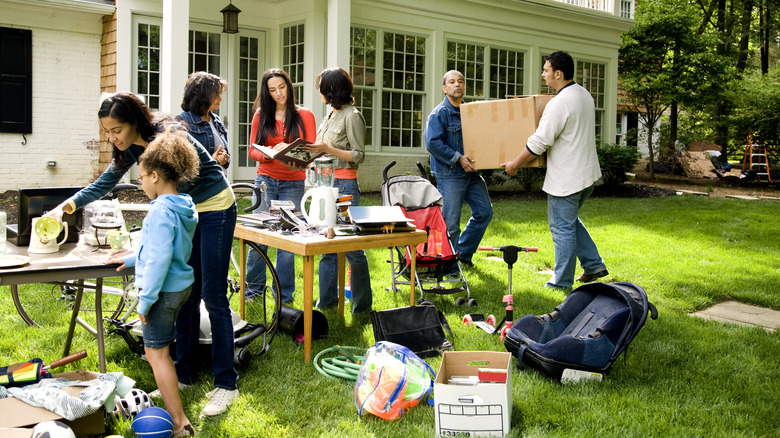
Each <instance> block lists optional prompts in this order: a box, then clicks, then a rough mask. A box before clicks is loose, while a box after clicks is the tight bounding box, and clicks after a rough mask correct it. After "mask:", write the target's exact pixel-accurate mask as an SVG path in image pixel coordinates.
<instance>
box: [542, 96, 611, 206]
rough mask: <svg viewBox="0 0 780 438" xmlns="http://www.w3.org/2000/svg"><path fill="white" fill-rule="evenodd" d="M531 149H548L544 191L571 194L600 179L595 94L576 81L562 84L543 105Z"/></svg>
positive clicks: (543, 150) (553, 193)
mask: <svg viewBox="0 0 780 438" xmlns="http://www.w3.org/2000/svg"><path fill="white" fill-rule="evenodd" d="M527 147H528V149H529V150H530V151H531V152H533V153H534V154H537V155H541V154H542V153H544V152H545V151H547V174H546V175H545V178H544V186H543V187H542V190H544V191H545V192H546V193H548V194H550V195H553V196H560V197H563V196H568V195H571V194H573V193H577V192H579V191H581V190H583V189H585V188H588V187H590V186H591V185H593V183H594V182H596V181H597V180H598V179H599V178H601V167H600V166H599V159H598V156H597V155H596V111H595V105H594V103H593V96H591V94H590V93H589V92H588V90H586V89H585V88H583V87H582V86H580V85H579V84H577V83H571V84H570V85H567V86H565V87H563V88H562V89H561V90H560V91H559V92H558V94H557V95H556V96H555V97H554V98H553V99H551V100H550V101H549V102H548V103H547V105H546V106H545V108H544V112H543V113H542V118H541V120H540V121H539V126H538V127H537V128H536V132H535V133H534V134H533V135H532V136H531V137H529V138H528V142H527Z"/></svg>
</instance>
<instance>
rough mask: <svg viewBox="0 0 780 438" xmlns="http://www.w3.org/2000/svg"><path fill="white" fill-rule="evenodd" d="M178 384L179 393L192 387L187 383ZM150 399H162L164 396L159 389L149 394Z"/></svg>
mask: <svg viewBox="0 0 780 438" xmlns="http://www.w3.org/2000/svg"><path fill="white" fill-rule="evenodd" d="M178 383H179V391H184V390H185V389H187V388H189V387H190V385H188V384H186V383H181V382H178ZM149 397H151V398H159V399H162V394H160V390H159V389H155V390H154V391H152V392H150V393H149Z"/></svg>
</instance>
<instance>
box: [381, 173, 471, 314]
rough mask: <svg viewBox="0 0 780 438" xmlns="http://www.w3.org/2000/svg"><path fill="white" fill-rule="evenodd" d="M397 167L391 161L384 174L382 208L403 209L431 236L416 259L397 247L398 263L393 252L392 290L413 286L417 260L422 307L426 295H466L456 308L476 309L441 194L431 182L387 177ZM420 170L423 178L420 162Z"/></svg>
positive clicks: (413, 177) (409, 176) (416, 255)
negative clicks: (413, 262) (445, 221)
mask: <svg viewBox="0 0 780 438" xmlns="http://www.w3.org/2000/svg"><path fill="white" fill-rule="evenodd" d="M394 165H395V161H393V162H391V163H390V164H388V165H387V167H385V170H384V171H383V173H382V175H383V177H384V183H382V205H384V206H395V205H397V206H399V207H401V209H402V210H403V211H404V215H405V216H406V217H407V218H409V219H412V220H413V221H414V225H415V226H416V227H417V229H418V230H425V232H426V233H428V240H427V241H426V242H423V243H420V244H419V245H417V247H416V248H415V254H414V256H412V255H411V254H410V253H409V249H408V248H407V247H396V248H395V253H397V255H398V263H396V259H395V253H394V252H393V251H392V250H391V251H390V266H391V269H392V274H393V275H392V277H393V286H392V290H393V291H395V292H398V291H399V288H398V285H400V284H404V285H408V284H410V283H411V281H410V278H411V275H410V272H409V271H410V269H411V257H415V264H416V269H415V279H416V280H417V287H418V288H419V289H420V301H419V303H420V304H423V303H425V302H426V301H427V300H425V294H426V293H434V294H455V293H460V292H466V298H463V297H458V298H457V299H456V300H455V305H457V306H460V305H463V304H464V303H465V304H466V305H468V306H469V307H471V306H475V305H476V304H477V300H475V299H474V298H471V292H470V291H469V286H468V283H467V282H466V277H465V276H464V275H463V270H462V269H461V267H460V263H459V262H458V253H456V252H454V251H453V249H452V245H451V244H450V239H449V235H448V234H447V224H445V223H444V216H443V215H442V213H441V207H442V205H443V200H442V197H441V194H440V193H439V191H438V190H437V189H436V187H435V186H434V185H433V184H431V182H430V181H428V180H427V179H426V178H424V177H421V176H416V175H396V176H393V177H390V178H388V177H387V172H388V170H390V168H391V167H393V166H394ZM417 167H418V168H419V169H420V172H421V173H422V175H425V169H424V168H423V167H422V165H421V164H420V163H419V162H418V163H417ZM402 277H403V279H402ZM390 289H391V288H388V290H390ZM427 303H430V301H427ZM430 304H432V303H430Z"/></svg>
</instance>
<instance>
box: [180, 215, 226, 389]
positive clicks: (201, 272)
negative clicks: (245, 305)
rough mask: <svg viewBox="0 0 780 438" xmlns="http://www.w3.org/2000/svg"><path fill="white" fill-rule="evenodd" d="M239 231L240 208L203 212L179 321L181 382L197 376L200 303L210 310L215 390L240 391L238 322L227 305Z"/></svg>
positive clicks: (190, 261) (187, 381)
mask: <svg viewBox="0 0 780 438" xmlns="http://www.w3.org/2000/svg"><path fill="white" fill-rule="evenodd" d="M235 228H236V204H235V203H234V204H233V206H232V207H230V208H228V209H226V210H221V211H207V212H203V213H198V226H197V227H196V228H195V237H194V238H193V239H192V256H191V257H190V260H189V262H188V264H189V265H190V266H192V268H193V269H194V270H195V283H193V284H192V292H191V293H190V298H189V299H188V300H187V302H186V303H184V305H183V306H182V307H181V309H180V310H179V316H178V318H177V319H176V326H177V327H176V328H177V330H176V356H177V361H176V374H177V376H178V377H179V381H180V382H182V383H192V382H194V381H195V380H196V379H197V377H198V370H197V367H196V365H197V363H198V362H199V359H200V358H199V354H198V342H199V337H200V335H199V333H200V302H201V299H202V300H203V303H204V304H205V306H206V311H207V312H208V314H209V322H210V323H211V366H212V369H213V371H214V387H215V388H222V389H228V390H233V389H236V381H237V380H238V372H236V370H235V369H234V368H233V319H232V317H231V314H230V303H229V302H228V297H227V291H228V285H227V278H228V267H229V265H230V250H231V248H232V245H233V231H234V230H235Z"/></svg>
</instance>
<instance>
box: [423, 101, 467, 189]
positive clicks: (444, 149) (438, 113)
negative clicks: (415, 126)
mask: <svg viewBox="0 0 780 438" xmlns="http://www.w3.org/2000/svg"><path fill="white" fill-rule="evenodd" d="M425 148H426V149H428V153H430V154H431V172H432V173H433V175H434V176H443V177H457V176H465V175H466V171H465V170H463V167H462V166H461V165H460V163H458V160H460V157H462V156H463V133H462V132H461V125H460V108H456V107H455V106H453V105H452V104H451V103H450V101H449V99H447V98H446V97H445V98H444V101H443V102H442V103H440V104H439V105H437V106H436V108H434V109H433V111H431V114H430V115H429V116H428V124H427V125H426V127H425Z"/></svg>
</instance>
